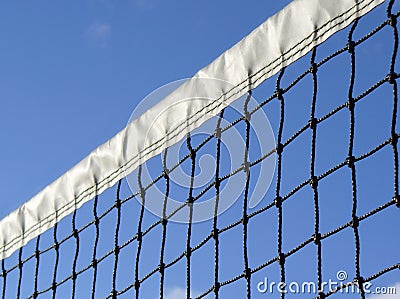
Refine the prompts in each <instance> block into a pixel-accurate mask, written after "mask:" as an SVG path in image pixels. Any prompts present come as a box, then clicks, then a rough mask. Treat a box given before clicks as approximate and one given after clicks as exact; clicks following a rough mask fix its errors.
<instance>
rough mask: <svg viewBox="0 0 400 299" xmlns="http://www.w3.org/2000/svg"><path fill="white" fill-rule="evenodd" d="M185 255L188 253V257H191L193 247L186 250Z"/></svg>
mask: <svg viewBox="0 0 400 299" xmlns="http://www.w3.org/2000/svg"><path fill="white" fill-rule="evenodd" d="M185 255H186V257H187V258H190V256H191V255H192V248H190V247H189V248H188V249H187V250H186V251H185Z"/></svg>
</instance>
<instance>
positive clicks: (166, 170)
mask: <svg viewBox="0 0 400 299" xmlns="http://www.w3.org/2000/svg"><path fill="white" fill-rule="evenodd" d="M168 176H169V170H168V169H164V171H163V177H164V179H166V180H167V179H168Z"/></svg>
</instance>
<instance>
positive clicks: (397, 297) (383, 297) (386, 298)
mask: <svg viewBox="0 0 400 299" xmlns="http://www.w3.org/2000/svg"><path fill="white" fill-rule="evenodd" d="M394 287H395V288H396V294H379V295H372V296H368V297H367V298H368V299H400V282H398V283H397V284H396V285H394ZM386 289H387V288H386ZM371 290H372V289H371Z"/></svg>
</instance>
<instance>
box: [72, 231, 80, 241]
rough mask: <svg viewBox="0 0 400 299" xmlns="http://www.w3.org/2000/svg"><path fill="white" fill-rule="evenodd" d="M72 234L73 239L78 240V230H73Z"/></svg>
mask: <svg viewBox="0 0 400 299" xmlns="http://www.w3.org/2000/svg"><path fill="white" fill-rule="evenodd" d="M72 234H73V235H74V238H75V239H78V238H79V233H78V230H77V229H74V230H73V232H72Z"/></svg>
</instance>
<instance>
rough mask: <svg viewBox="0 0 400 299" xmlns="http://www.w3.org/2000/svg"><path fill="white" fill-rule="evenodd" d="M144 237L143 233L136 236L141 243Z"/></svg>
mask: <svg viewBox="0 0 400 299" xmlns="http://www.w3.org/2000/svg"><path fill="white" fill-rule="evenodd" d="M142 237H143V233H142V232H138V233H137V234H136V239H137V240H138V242H141V241H142Z"/></svg>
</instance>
